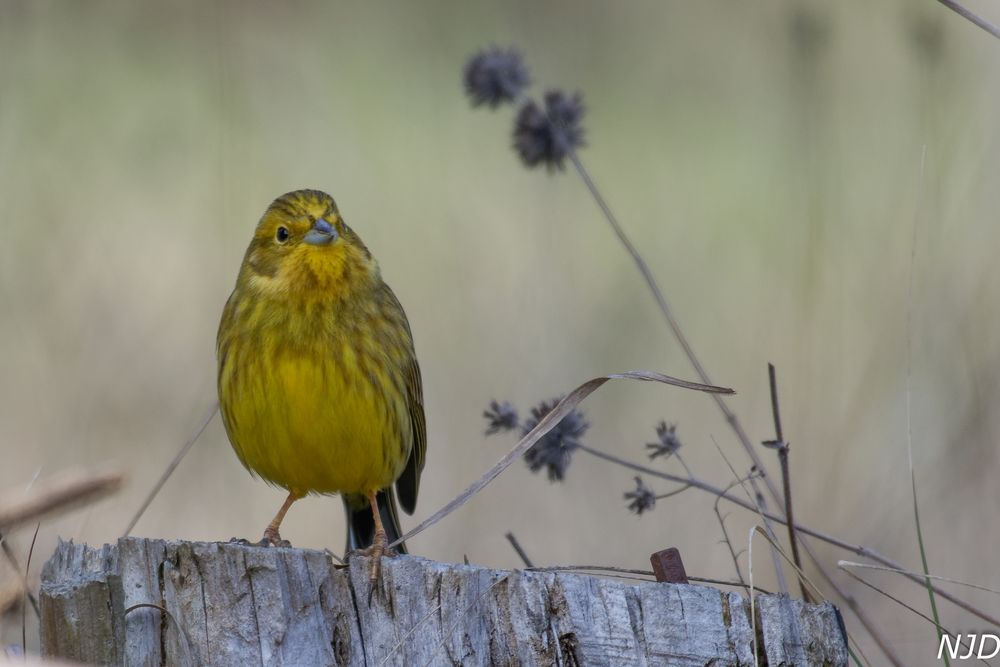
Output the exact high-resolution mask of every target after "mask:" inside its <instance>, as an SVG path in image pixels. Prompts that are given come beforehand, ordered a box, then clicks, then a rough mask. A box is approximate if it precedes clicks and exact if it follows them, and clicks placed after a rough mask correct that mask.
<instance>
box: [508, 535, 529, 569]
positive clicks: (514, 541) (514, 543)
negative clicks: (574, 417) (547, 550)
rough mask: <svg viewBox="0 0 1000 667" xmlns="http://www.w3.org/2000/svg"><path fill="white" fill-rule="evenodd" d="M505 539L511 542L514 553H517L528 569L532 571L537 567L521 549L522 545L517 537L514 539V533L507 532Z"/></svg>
mask: <svg viewBox="0 0 1000 667" xmlns="http://www.w3.org/2000/svg"><path fill="white" fill-rule="evenodd" d="M504 537H506V538H507V541H508V542H510V546H512V547H514V551H515V552H516V553H517V555H518V557H519V558H520V559H521V561H522V562H523V563H524V566H525V567H526V568H528V569H531V568H533V567H535V565H534V564H533V563H532V562H531V559H530V558H528V554H527V553H525V551H524V549H522V548H521V543H520V542H518V541H517V538H516V537H514V533H512V532H511V531H507V534H506V535H504Z"/></svg>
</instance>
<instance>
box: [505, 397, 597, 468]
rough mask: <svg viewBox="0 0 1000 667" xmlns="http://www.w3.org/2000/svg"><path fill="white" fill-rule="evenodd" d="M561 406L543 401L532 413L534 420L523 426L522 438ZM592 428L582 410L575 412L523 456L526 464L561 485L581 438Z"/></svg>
mask: <svg viewBox="0 0 1000 667" xmlns="http://www.w3.org/2000/svg"><path fill="white" fill-rule="evenodd" d="M558 403H559V399H552V400H551V401H542V402H541V403H539V404H538V405H537V406H535V407H533V408H532V409H531V417H529V418H528V419H526V420H525V421H524V424H523V425H522V426H521V430H522V431H523V433H522V437H523V435H526V434H527V433H528V432H529V431H530V430H531V429H533V428H535V426H537V425H538V422H540V421H541V420H542V418H543V417H545V415H547V414H548V413H550V412H551V411H552V409H553V408H554V407H555V406H556V404H558ZM588 428H590V424H589V423H587V420H586V419H585V418H584V416H583V413H582V412H580V411H579V410H573V411H572V412H570V413H569V414H568V415H566V416H565V417H563V419H562V421H561V422H559V423H558V424H557V425H556V426H555V428H553V429H552V430H551V431H549V432H548V433H546V434H545V435H544V436H543V437H542V439H541V440H539V441H538V442H536V443H535V444H534V445H532V446H531V448H530V449H529V450H528V451H526V452H525V453H524V460H525V462H526V463H527V464H528V468H530V469H531V472H538V471H539V470H541V469H542V468H545V470H546V472H547V473H548V476H549V481H550V482H561V481H562V480H563V478H564V477H565V476H566V469H567V468H569V463H570V459H571V458H572V455H573V450H575V449H576V448H577V447H579V446H580V438H582V437H583V434H584V433H586V432H587V429H588Z"/></svg>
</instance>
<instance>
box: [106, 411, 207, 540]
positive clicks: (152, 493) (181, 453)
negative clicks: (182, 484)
mask: <svg viewBox="0 0 1000 667" xmlns="http://www.w3.org/2000/svg"><path fill="white" fill-rule="evenodd" d="M218 411H219V403H218V401H216V402H215V403H213V404H212V407H211V409H209V411H208V413H207V414H206V415H205V419H204V420H202V422H201V427H200V428H198V430H197V431H195V433H194V435H192V436H191V437H190V438H188V441H187V442H185V443H184V445H183V446H182V447H181V448H180V450H178V452H177V454H176V455H175V456H174V459H173V460H172V461H171V462H170V464H169V465H168V466H167V468H166V470H164V471H163V474H162V475H160V479H158V480H156V484H154V485H153V488H152V489H150V490H149V493H148V494H147V495H146V499H145V500H143V501H142V505H140V506H139V509H138V510H136V512H135V514H134V515H133V516H132V520H131V521H129V522H128V527H127V528H125V532H124V533H122V537H128V536H129V533H131V532H132V529H133V528H135V524H137V523H139V519H141V518H142V515H143V514H145V513H146V510H147V509H148V508H149V506H150V504H151V503H152V502H153V499H154V498H156V495H157V494H158V493H159V492H160V489H162V488H163V485H164V484H166V483H167V480H168V479H170V476H171V475H172V474H174V470H176V469H177V466H179V465H180V463H181V461H182V460H184V457H185V456H187V453H188V452H189V451H191V448H192V447H193V446H194V443H196V442H198V438H200V437H201V434H202V433H204V432H205V429H206V428H208V425H209V424H210V423H211V422H212V419H213V418H214V417H215V414H216V413H217V412H218Z"/></svg>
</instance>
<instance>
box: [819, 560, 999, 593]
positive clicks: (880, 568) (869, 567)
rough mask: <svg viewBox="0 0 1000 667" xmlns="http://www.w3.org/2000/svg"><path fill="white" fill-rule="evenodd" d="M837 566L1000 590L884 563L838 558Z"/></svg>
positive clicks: (988, 591) (996, 591) (987, 589)
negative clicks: (856, 561) (910, 575)
mask: <svg viewBox="0 0 1000 667" xmlns="http://www.w3.org/2000/svg"><path fill="white" fill-rule="evenodd" d="M837 567H839V568H840V569H844V568H848V567H858V568H862V569H865V570H875V571H877V572H892V573H893V574H912V575H913V576H920V577H924V576H926V577H928V578H930V579H934V580H935V581H943V582H945V583H948V584H955V585H956V586H965V587H967V588H975V589H976V590H978V591H985V592H987V593H993V594H994V595H1000V590H998V589H996V588H990V587H988V586H983V585H981V584H973V583H971V582H968V581H962V580H961V579H952V578H951V577H942V576H940V575H937V574H927V575H924V574H919V575H918V574H917V573H916V572H914V571H913V570H900V569H898V568H895V567H885V566H884V565H872V564H871V563H855V562H854V561H850V560H838V561H837Z"/></svg>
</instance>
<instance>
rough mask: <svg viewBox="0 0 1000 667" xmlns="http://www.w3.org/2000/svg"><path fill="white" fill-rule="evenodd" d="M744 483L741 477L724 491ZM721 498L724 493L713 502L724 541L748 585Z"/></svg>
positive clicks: (725, 491) (737, 570)
mask: <svg viewBox="0 0 1000 667" xmlns="http://www.w3.org/2000/svg"><path fill="white" fill-rule="evenodd" d="M742 483H743V482H742V480H739V479H736V480H734V481H732V482H730V483H729V486H727V487H726V488H725V489H723V493H728V492H729V491H730V489H732V488H733V487H734V486H736V485H737V484H742ZM721 500H722V495H718V496H716V497H715V502H714V503H713V506H714V508H715V516H716V517H718V519H719V527H720V528H721V529H722V538H723V541H724V542H725V543H726V546H727V547H729V555H730V556H732V558H733V567H735V568H736V576H737V577H739V580H740V583H742V584H743V585H746V580H745V579H744V578H743V571H742V570H740V559H739V556H738V555H737V554H736V548H735V547H733V542H732V540H730V539H729V531H728V530H726V519H725V517H723V516H722V512H721V511H720V510H719V502H720V501H721ZM689 578H690V577H689Z"/></svg>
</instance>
